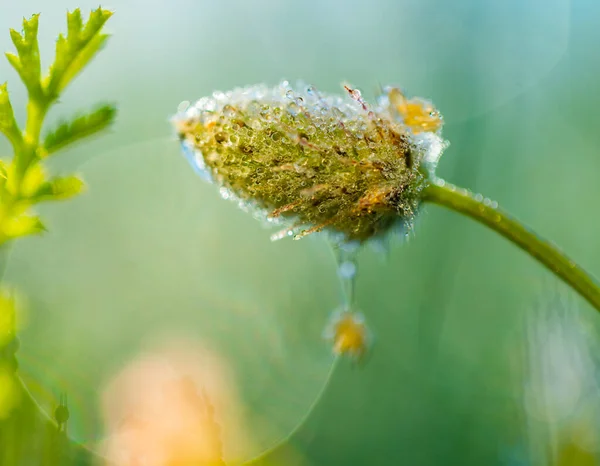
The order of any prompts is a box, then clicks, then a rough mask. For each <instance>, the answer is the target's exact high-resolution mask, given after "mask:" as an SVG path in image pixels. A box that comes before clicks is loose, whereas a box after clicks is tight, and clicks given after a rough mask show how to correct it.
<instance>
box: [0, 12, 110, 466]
mask: <svg viewBox="0 0 600 466" xmlns="http://www.w3.org/2000/svg"><path fill="white" fill-rule="evenodd" d="M110 16H111V12H109V11H107V10H104V9H102V8H98V9H96V10H94V11H92V13H91V14H90V17H89V19H88V21H87V22H85V23H84V22H83V21H82V18H81V12H80V10H79V9H77V10H75V11H73V12H70V13H68V14H67V28H68V34H67V36H66V37H65V36H63V35H60V36H59V38H58V41H57V43H56V57H55V60H54V63H53V64H52V65H51V67H50V70H49V71H48V73H47V74H46V75H45V76H43V75H42V70H41V60H40V51H39V44H38V21H39V15H38V14H35V15H33V16H31V18H29V19H24V20H23V29H22V31H21V32H18V31H16V30H14V29H11V30H10V37H11V39H12V42H13V44H14V46H15V49H16V54H15V53H8V52H7V53H6V57H7V59H8V61H9V63H10V64H11V65H12V67H13V68H14V69H15V70H16V72H17V74H18V75H19V77H20V78H21V80H22V81H23V84H24V85H25V87H26V89H27V94H28V102H27V107H26V110H27V116H26V123H25V126H24V128H21V127H20V126H19V124H18V123H17V118H16V117H15V113H14V111H13V105H12V103H11V101H10V97H9V93H8V85H7V84H6V83H4V84H2V85H0V132H1V133H3V134H4V135H5V136H6V138H7V139H8V140H9V142H10V144H11V146H12V149H13V155H12V157H9V158H8V159H4V160H0V254H1V260H2V261H4V260H6V248H7V247H9V244H8V243H9V242H11V241H12V240H14V239H16V238H20V237H24V236H28V235H33V234H37V233H40V232H42V231H44V230H45V228H44V225H43V223H42V221H41V219H40V218H39V216H38V215H37V214H35V213H34V212H33V210H32V208H33V207H34V206H35V205H36V204H39V203H40V202H43V201H55V200H62V199H68V198H70V197H72V196H75V195H77V194H79V193H80V192H81V191H82V190H83V187H84V184H83V181H82V180H81V179H79V178H78V177H77V176H75V175H66V176H56V175H51V174H49V171H48V170H47V169H46V167H45V166H44V163H43V159H44V158H45V157H47V156H48V155H50V154H54V153H55V152H57V151H58V150H59V149H62V148H64V147H67V146H69V145H71V144H72V143H74V142H76V141H79V140H81V139H83V138H85V137H88V136H91V135H93V134H95V133H97V132H99V131H100V130H103V129H105V128H106V127H108V126H109V125H110V124H111V123H112V122H113V121H114V118H115V108H114V107H113V106H110V105H104V106H102V107H99V108H98V109H97V110H94V111H92V112H89V113H84V114H80V115H78V116H76V117H74V118H71V119H70V120H64V121H63V122H62V123H61V124H60V125H58V126H57V127H56V128H55V129H51V130H50V131H48V132H47V134H46V136H45V138H44V140H43V142H41V132H42V129H43V124H44V120H45V117H46V115H47V113H48V111H49V109H50V107H51V106H52V105H53V104H54V103H56V101H57V100H58V98H59V97H60V96H61V93H62V91H63V90H64V89H65V87H66V86H67V85H68V84H69V83H70V82H71V81H72V80H73V78H74V77H75V76H76V75H77V74H78V73H79V72H80V71H81V70H82V69H83V68H84V67H85V66H86V65H87V64H88V63H89V61H90V60H91V59H92V58H93V57H94V56H95V55H96V53H97V52H98V51H99V50H100V48H101V47H102V45H103V44H104V43H105V42H106V39H107V37H108V36H107V35H106V34H103V33H102V32H101V31H102V28H103V26H104V24H105V23H106V21H107V20H108V18H110ZM4 265H5V264H2V265H1V266H2V269H4ZM16 320H17V312H16V306H15V297H14V294H13V293H12V292H9V291H6V290H2V291H1V292H0V464H7V465H8V464H11V465H16V464H25V462H27V461H30V459H27V458H26V457H25V456H24V455H25V454H26V452H34V453H33V454H34V456H35V455H37V456H35V457H37V459H38V460H40V458H42V457H43V458H44V459H43V462H44V464H64V462H63V455H64V454H65V453H66V452H67V450H68V449H67V448H66V446H67V443H66V437H65V435H64V432H63V431H62V430H61V429H60V427H61V423H62V421H64V420H63V419H62V418H61V419H58V417H57V421H58V422H59V426H58V428H57V426H56V425H55V424H54V423H53V422H49V420H48V419H46V418H44V415H43V414H42V413H41V412H39V410H38V409H37V406H36V404H35V403H34V402H33V400H32V399H31V398H30V397H29V396H28V394H27V392H26V391H24V390H23V385H22V383H21V382H20V380H19V378H18V372H17V369H18V365H17V359H16V355H15V353H16V351H17V348H18V339H17V336H16ZM61 408H62V411H60V413H63V414H64V413H67V417H68V411H67V408H66V406H65V407H62V406H61ZM57 412H59V411H57ZM63 417H64V416H63ZM34 426H37V428H34V429H32V427H34ZM46 462H47V463H46Z"/></svg>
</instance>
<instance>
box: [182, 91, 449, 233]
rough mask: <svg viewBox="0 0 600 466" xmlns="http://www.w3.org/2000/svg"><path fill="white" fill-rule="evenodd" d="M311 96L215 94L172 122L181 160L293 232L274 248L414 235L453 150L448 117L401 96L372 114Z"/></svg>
mask: <svg viewBox="0 0 600 466" xmlns="http://www.w3.org/2000/svg"><path fill="white" fill-rule="evenodd" d="M345 88H346V91H347V93H348V95H347V96H346V98H342V97H339V96H333V95H325V94H322V93H319V92H317V91H316V90H315V89H314V88H313V87H312V86H301V85H300V86H298V87H296V88H292V87H291V86H290V85H289V83H288V82H287V81H284V82H282V83H281V84H279V85H278V86H276V87H274V88H267V87H265V86H262V85H259V86H252V87H246V88H241V89H234V90H232V91H229V92H226V93H223V92H215V93H214V94H213V95H212V97H204V98H202V99H200V100H199V101H197V102H196V103H195V104H193V105H191V106H190V105H187V104H184V108H181V109H180V112H179V113H178V114H177V115H176V116H175V117H174V118H173V124H174V126H175V128H176V131H177V133H178V136H179V138H180V140H181V142H182V145H183V148H184V152H185V154H186V156H187V157H188V158H189V160H190V162H191V163H192V165H193V166H194V168H195V169H196V170H197V171H198V173H200V174H201V175H202V176H203V177H204V178H205V179H207V180H210V181H212V182H214V183H215V184H217V185H218V186H219V187H220V188H221V194H222V196H223V197H225V198H228V199H234V200H237V201H238V203H239V204H240V206H241V207H243V208H245V209H246V210H249V211H251V212H252V213H254V214H255V216H257V217H259V218H262V219H265V220H267V221H269V222H272V223H284V224H285V225H286V228H285V229H284V230H282V231H281V232H280V233H277V234H276V235H273V239H279V238H281V237H285V236H294V238H296V239H298V238H301V237H303V236H305V235H307V234H310V233H314V232H318V231H321V230H324V231H326V232H328V233H330V234H332V235H333V236H334V238H335V239H337V240H339V241H343V242H346V241H358V242H364V241H366V240H368V239H370V238H374V237H376V236H380V235H383V234H385V233H387V232H388V231H390V230H392V228H393V227H394V226H397V225H401V226H403V227H407V226H408V227H410V226H411V225H412V222H413V219H414V216H415V213H416V211H417V209H418V207H419V204H420V192H421V189H422V187H423V186H424V183H425V182H426V180H427V178H428V177H430V176H431V175H432V171H433V169H434V168H435V164H436V163H437V160H438V158H439V156H440V155H441V153H442V151H443V150H444V148H445V146H446V143H445V141H444V140H443V139H442V138H441V136H440V135H439V134H438V133H439V131H440V128H441V122H442V120H441V116H440V115H439V113H438V112H437V111H436V110H435V109H434V108H433V106H432V105H431V104H430V103H429V102H426V101H422V100H407V99H406V98H404V96H403V95H402V93H400V91H399V90H398V89H396V88H390V89H387V90H386V91H384V94H383V95H382V96H381V98H380V99H379V103H378V105H377V106H376V107H374V108H372V109H371V108H370V107H369V106H368V105H367V104H366V103H365V102H364V101H363V99H362V97H361V95H360V92H359V91H358V90H356V89H351V88H349V87H347V86H346V87H345Z"/></svg>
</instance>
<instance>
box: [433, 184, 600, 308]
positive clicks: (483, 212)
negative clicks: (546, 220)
mask: <svg viewBox="0 0 600 466" xmlns="http://www.w3.org/2000/svg"><path fill="white" fill-rule="evenodd" d="M423 201H425V202H430V203H432V204H438V205H441V206H444V207H447V208H449V209H451V210H454V211H456V212H458V213H461V214H464V215H467V216H468V217H471V218H472V219H474V220H476V221H478V222H480V223H482V224H484V225H486V226H487V227H489V228H491V229H492V230H494V231H496V232H497V233H499V234H500V235H502V236H504V237H505V238H506V239H508V240H509V241H512V242H513V243H514V244H516V245H517V246H519V247H520V248H521V249H522V250H523V251H525V252H527V253H529V254H530V255H531V256H533V257H535V258H536V259H537V260H538V261H540V262H541V263H542V264H543V265H545V266H546V267H547V268H548V269H549V270H551V271H552V272H553V273H554V274H555V275H556V276H558V277H559V278H560V279H562V280H564V281H565V283H567V284H568V285H570V286H571V287H572V288H573V289H575V290H576V291H577V292H578V293H579V294H580V295H581V296H582V297H584V298H585V299H586V300H587V301H588V302H589V303H590V304H591V305H592V306H593V307H594V308H596V310H597V311H600V286H599V285H598V283H597V282H596V280H595V279H594V278H593V277H592V276H591V275H590V274H589V273H587V272H586V271H585V270H583V269H582V268H581V267H580V266H578V265H577V264H576V263H575V262H574V261H573V260H571V259H570V258H569V257H567V256H566V255H565V254H564V253H563V252H562V251H561V250H560V249H558V247H556V246H555V245H554V244H552V243H551V242H549V241H547V240H545V239H543V238H541V237H540V236H538V235H537V234H535V233H534V232H533V231H531V230H530V229H529V228H527V227H526V226H525V225H523V224H522V223H521V222H519V221H518V220H516V219H514V218H513V217H511V216H510V215H508V214H507V213H506V212H504V211H502V210H501V209H499V208H498V206H497V204H496V203H495V202H491V201H490V200H489V199H483V197H482V196H480V195H474V194H472V193H470V192H469V191H467V190H465V189H462V188H457V187H456V186H454V185H451V184H450V183H447V182H445V181H443V180H441V179H434V180H433V182H432V183H430V184H429V185H428V186H427V187H425V189H424V190H423Z"/></svg>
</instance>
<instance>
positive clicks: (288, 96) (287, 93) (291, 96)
mask: <svg viewBox="0 0 600 466" xmlns="http://www.w3.org/2000/svg"><path fill="white" fill-rule="evenodd" d="M285 96H286V97H287V98H288V99H290V100H292V99H293V98H294V91H292V90H291V89H290V90H289V91H287V92H286V93H285Z"/></svg>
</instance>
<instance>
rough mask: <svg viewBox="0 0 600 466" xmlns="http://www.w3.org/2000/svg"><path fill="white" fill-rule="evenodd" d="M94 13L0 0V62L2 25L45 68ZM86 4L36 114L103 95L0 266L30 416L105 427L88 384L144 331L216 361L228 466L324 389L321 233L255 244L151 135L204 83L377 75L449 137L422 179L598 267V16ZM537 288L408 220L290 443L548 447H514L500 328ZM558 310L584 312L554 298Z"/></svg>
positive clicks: (531, 9)
mask: <svg viewBox="0 0 600 466" xmlns="http://www.w3.org/2000/svg"><path fill="white" fill-rule="evenodd" d="M96 6H97V4H96V3H94V2H66V1H52V2H48V1H41V0H38V1H33V0H23V1H20V2H9V1H6V0H1V1H0V48H2V49H3V50H12V46H11V44H10V39H9V35H8V28H9V27H15V26H17V25H18V24H20V21H21V18H22V17H23V16H29V15H30V14H31V13H34V12H41V13H42V16H41V19H40V24H41V26H40V28H41V29H40V43H41V52H42V57H43V58H45V60H46V61H45V63H46V64H49V61H50V60H49V57H51V56H52V54H53V46H54V45H53V44H54V38H55V36H56V35H57V33H58V32H60V31H63V30H64V29H65V22H64V14H65V11H66V10H67V9H73V8H75V7H81V8H82V9H83V10H84V11H89V9H91V8H94V7H96ZM103 7H106V8H111V9H114V10H115V16H114V17H113V18H112V19H111V20H110V22H109V23H108V25H107V29H108V30H109V31H110V32H111V33H112V34H113V37H112V38H111V39H110V41H109V43H108V46H107V47H106V49H105V50H104V51H103V52H102V53H101V54H100V55H99V57H98V58H97V59H96V60H95V61H94V62H93V63H92V65H91V66H90V67H89V69H87V70H86V71H85V72H84V73H83V74H82V75H81V76H80V77H79V79H77V80H76V81H75V83H74V84H73V85H72V86H71V87H70V88H69V90H68V92H67V93H66V94H65V95H64V97H63V99H62V100H63V103H62V105H60V106H58V107H57V108H55V109H54V110H53V112H52V115H51V120H54V121H56V120H58V119H60V117H61V116H67V115H70V114H71V113H73V112H75V111H77V110H79V109H84V108H86V107H87V106H89V105H92V104H94V103H95V102H97V101H103V100H108V101H115V102H116V103H117V104H118V107H119V119H118V122H117V124H116V126H115V127H114V128H113V130H112V131H111V132H110V133H109V134H106V135H104V136H102V137H101V138H98V139H96V140H94V141H93V142H88V143H85V144H82V145H80V146H78V147H76V148H73V149H71V150H69V152H68V153H65V155H64V156H61V157H60V158H58V159H56V161H55V163H54V165H53V166H54V168H55V169H56V170H65V171H66V170H73V169H75V170H77V171H79V172H80V173H82V174H83V176H84V177H85V179H86V181H87V182H88V184H89V190H88V193H87V194H85V195H84V196H81V197H80V198H78V199H76V200H74V201H69V202H67V203H65V204H61V205H51V206H48V207H45V208H43V209H42V213H43V216H44V218H45V219H46V223H47V225H48V226H49V229H50V232H49V233H48V234H47V235H45V236H43V237H40V238H32V239H26V240H23V241H22V242H21V243H19V244H18V245H17V246H16V247H15V248H14V250H13V251H12V254H11V258H10V263H9V266H8V270H7V275H6V279H7V281H9V282H11V283H14V284H16V285H17V286H18V287H19V289H20V290H21V291H22V293H23V294H24V295H26V296H27V298H28V303H29V304H28V307H27V316H26V319H25V320H24V322H25V324H24V328H23V329H22V332H21V342H22V347H21V350H20V353H19V354H20V361H21V367H22V373H23V376H24V378H25V380H26V381H28V383H29V384H30V386H31V388H32V390H33V391H34V393H35V394H36V397H37V398H38V399H39V400H40V402H41V403H42V404H45V405H47V406H48V407H50V406H52V403H53V400H54V397H55V396H56V394H57V393H58V392H60V391H61V390H66V391H67V392H68V393H69V398H70V403H71V409H72V412H73V417H72V420H71V424H70V429H71V434H72V435H73V436H74V437H75V438H77V439H78V440H80V441H82V442H86V443H88V444H90V445H92V444H94V442H95V441H96V440H97V439H99V438H101V437H102V435H103V433H102V428H101V420H100V415H99V408H98V406H97V403H98V396H99V393H98V392H99V390H98V387H99V386H102V384H103V383H105V382H106V381H107V380H108V379H109V378H110V376H111V375H112V374H114V373H115V372H116V371H118V370H119V368H120V367H122V365H123V364H125V362H126V361H128V360H129V359H130V358H132V357H133V356H135V355H136V354H137V353H138V352H139V351H141V350H143V349H144V348H145V347H146V346H148V345H150V346H151V345H152V344H153V343H154V342H155V340H156V339H159V338H162V337H163V336H164V334H169V335H176V336H181V335H185V337H186V338H188V339H192V340H197V341H200V342H203V343H206V342H207V341H208V342H210V344H211V345H212V346H213V347H215V348H216V349H217V350H218V351H219V352H220V353H221V354H223V355H224V356H225V357H226V358H227V359H228V360H230V362H231V365H232V368H233V370H234V373H235V375H236V378H237V381H238V382H237V383H238V385H239V386H238V388H237V390H238V392H240V396H241V398H242V399H243V401H244V405H245V406H246V408H245V409H246V411H245V413H246V414H245V416H246V418H245V419H246V421H247V423H248V424H249V427H248V430H250V431H251V434H252V435H254V436H256V439H257V440H256V442H257V444H258V445H256V446H255V447H254V449H252V451H249V452H243V454H247V455H248V456H253V455H254V454H256V453H258V452H259V451H260V450H262V449H263V448H267V447H269V446H272V445H273V444H274V443H275V442H276V441H277V440H278V439H280V438H281V437H282V436H284V435H287V434H288V433H289V432H291V431H292V429H294V427H295V426H296V425H298V423H300V421H301V420H302V419H303V417H304V416H305V415H306V414H307V413H308V412H309V410H310V409H311V406H312V403H313V401H314V400H315V399H316V398H317V395H318V393H319V392H320V390H321V388H322V386H323V385H324V384H325V381H326V380H327V377H328V373H329V370H330V367H331V363H332V357H331V355H330V350H329V348H328V347H327V345H326V344H324V343H323V342H322V341H321V339H320V335H321V330H322V328H323V327H324V326H325V324H326V322H327V320H328V317H329V314H330V312H331V311H332V310H333V309H334V308H335V307H336V306H337V303H338V302H339V300H340V297H339V289H338V288H339V286H338V284H337V281H336V277H335V265H334V262H333V257H332V255H331V253H330V251H329V248H328V247H327V245H326V244H325V243H324V240H323V239H322V238H310V239H306V240H303V241H301V242H292V241H283V242H279V243H275V244H272V243H270V242H269V240H268V236H269V232H268V231H265V230H264V229H263V228H262V227H261V226H260V225H258V224H257V223H256V222H254V220H252V219H251V218H249V216H247V215H246V214H244V213H242V212H240V211H238V210H237V209H236V208H235V206H234V205H232V204H230V203H226V202H225V201H222V200H221V199H220V198H219V197H218V194H217V192H216V189H214V187H212V186H208V185H205V184H204V183H203V182H202V180H200V179H199V178H197V177H195V175H194V174H193V173H192V171H191V169H189V167H188V166H187V165H186V162H185V161H184V159H183V158H182V157H181V156H180V155H179V151H178V147H177V143H176V142H175V141H174V139H173V137H172V133H171V128H170V126H169V122H168V118H169V117H170V115H172V114H173V113H174V112H175V111H176V108H177V105H178V104H179V103H180V102H181V101H183V100H190V101H193V100H195V99H197V98H199V97H201V96H204V95H208V94H210V93H211V92H212V91H213V90H217V89H220V90H227V89H229V88H231V87H234V86H240V85H246V84H253V83H258V82H266V83H268V84H270V85H274V84H276V83H277V82H278V81H279V80H280V79H282V78H287V79H290V80H294V79H297V78H301V79H304V80H305V81H308V82H311V83H313V84H314V85H315V86H317V87H318V88H319V89H321V90H323V91H327V92H339V91H340V83H341V82H342V81H348V82H351V83H352V84H353V85H355V86H358V87H359V88H361V89H362V90H363V93H364V94H365V95H366V96H367V97H368V98H372V97H373V96H374V95H375V93H376V90H377V88H378V86H379V85H380V84H399V85H401V86H402V87H403V88H404V89H406V91H407V92H408V93H409V94H411V95H420V96H423V97H427V98H431V99H432V100H433V102H435V104H436V105H437V107H438V108H439V109H440V110H441V112H442V113H443V115H444V116H445V120H446V126H445V129H444V136H445V137H446V138H447V139H448V140H450V142H451V146H450V147H449V149H448V150H447V151H446V153H445V154H444V155H443V157H442V159H441V161H440V165H439V168H438V174H439V175H440V176H442V177H444V178H446V179H448V180H450V181H452V182H454V183H456V184H460V185H462V186H465V187H468V188H469V189H472V190H474V191H477V192H482V193H484V194H485V195H486V196H489V197H491V198H493V199H495V200H497V201H498V202H499V203H500V205H501V206H503V207H504V208H505V209H507V210H508V211H510V212H512V213H513V214H514V215H516V216H517V217H519V218H521V219H524V220H525V221H526V222H527V223H528V224H529V225H531V226H532V227H533V228H534V229H535V230H536V231H539V232H540V233H543V235H544V236H546V237H548V238H551V239H552V240H553V241H555V242H556V243H557V244H559V245H560V246H561V247H563V248H564V249H565V250H566V251H568V252H569V254H570V255H571V256H572V257H573V258H574V259H575V260H576V261H578V262H580V263H581V264H582V265H583V266H584V267H585V268H586V269H588V270H590V271H591V272H592V273H595V274H597V275H598V274H600V265H599V264H600V241H598V237H599V235H598V232H600V222H599V221H598V215H597V199H598V196H600V184H599V183H597V177H598V173H600V157H598V147H600V132H599V131H598V122H599V119H598V107H599V105H600V93H599V92H598V88H599V87H598V83H599V82H600V79H599V78H600V55H599V54H598V45H599V44H600V30H599V28H598V27H597V25H598V24H599V21H600V3H598V2H596V1H594V0H572V1H568V0H544V1H542V0H508V1H504V2H493V1H488V0H462V1H460V0H459V1H454V2H445V1H442V0H424V1H419V2H416V1H409V0H401V1H392V0H389V1H384V0H380V1H370V2H357V1H356V2H354V1H352V2H340V1H317V0H310V1H305V2H283V1H281V2H276V1H266V0H259V1H252V2H245V1H242V0H239V1H223V2H216V1H214V2H209V1H191V0H190V1H169V2H167V1H154V2H142V1H119V0H114V1H112V2H111V3H108V4H104V5H103ZM2 31H4V32H2ZM4 80H8V81H9V86H10V89H11V91H12V93H11V97H12V100H13V105H14V107H15V108H16V111H17V114H18V116H20V117H22V116H23V115H24V113H23V109H24V102H25V97H26V96H25V93H24V91H23V89H22V88H21V86H20V83H19V82H18V78H17V76H16V74H15V73H14V72H13V71H12V70H11V69H10V68H9V65H8V63H6V62H2V63H0V81H4ZM0 150H1V151H8V145H7V144H5V143H4V141H3V142H2V143H1V145H0ZM557 293H558V294H559V295H569V294H570V291H568V290H567V289H566V288H565V287H564V286H563V285H562V284H560V283H559V282H558V281H557V279H555V278H554V277H553V276H552V275H551V274H550V273H549V272H547V271H545V270H544V269H542V268H541V266H539V265H538V264H537V263H535V262H534V261H533V260H532V259H531V258H529V257H527V256H526V255H525V254H523V253H522V252H520V251H519V250H517V249H516V248H515V247H513V246H512V245H511V244H509V243H507V242H505V241H504V240H502V239H500V238H499V237H497V236H496V235H495V234H494V233H493V232H490V231H487V230H485V229H484V228H483V227H481V226H479V225H477V224H474V223H473V222H471V221H470V220H467V219H463V218H460V217H459V216H458V215H456V214H454V213H451V212H447V211H445V210H443V209H441V208H438V207H435V206H429V207H427V209H426V210H425V211H424V212H423V213H422V215H421V217H420V219H419V221H418V224H417V228H416V231H415V234H414V236H413V237H411V239H410V240H409V242H408V243H407V244H403V245H400V244H395V245H394V247H393V248H392V250H391V251H390V253H389V255H388V256H387V257H381V256H380V255H378V254H376V253H375V252H373V251H370V250H365V251H363V252H362V253H361V255H360V259H359V277H358V283H357V296H358V305H359V307H360V308H361V309H362V310H363V311H364V313H365V315H366V316H367V319H368V323H369V326H370V328H371V329H372V331H373V333H374V335H375V338H376V342H375V345H374V347H373V353H372V356H371V358H370V360H369V361H368V364H366V365H365V366H364V367H360V368H356V367H353V366H352V365H351V364H349V363H348V362H347V361H341V363H340V364H339V367H338V368H337V369H336V371H335V373H334V375H333V376H332V379H331V381H330V383H329V385H328V387H327V389H326V391H325V393H324V395H323V399H322V400H321V402H320V403H319V404H318V405H317V406H316V408H315V409H314V410H313V411H312V413H311V415H310V416H309V418H308V420H307V422H306V423H304V424H303V425H302V427H301V429H300V431H299V432H298V433H297V435H296V436H295V437H294V438H293V439H292V441H291V444H292V446H293V449H294V450H296V451H298V452H299V454H300V456H301V457H302V458H304V461H305V462H306V464H311V465H313V464H314V465H337V464H340V465H341V464H343V465H346V466H349V465H367V464H368V465H379V464H407V465H442V464H443V465H446V464H460V465H482V464H486V465H495V464H498V465H500V464H507V465H508V464H510V465H515V464H526V463H519V462H517V460H514V459H510V458H512V456H511V455H513V454H514V455H516V454H517V453H515V452H519V451H524V452H530V453H531V454H532V455H533V454H534V453H533V452H534V451H536V449H535V448H534V446H536V445H538V444H539V443H540V442H541V443H542V444H544V442H551V440H548V439H546V438H545V437H544V438H541V437H543V435H542V434H539V435H540V436H541V437H540V438H541V439H540V438H538V437H537V435H538V434H535V435H534V434H532V433H531V423H529V422H528V421H527V412H526V410H525V408H524V406H523V390H524V386H525V384H526V382H525V380H526V378H527V377H526V374H525V372H524V367H525V363H524V361H525V359H526V358H527V356H526V354H527V353H526V347H527V344H529V343H531V342H530V341H528V340H527V338H526V335H525V334H524V333H523V325H524V324H523V319H522V316H523V315H526V314H527V313H528V312H530V311H531V309H533V308H535V307H536V306H537V303H538V302H540V301H542V302H545V301H544V299H545V298H546V297H549V298H548V299H547V301H548V302H549V303H555V302H556V300H554V299H553V296H555V295H556V294H557ZM547 305H548V304H543V305H542V307H543V306H547ZM553 305H555V304H553ZM570 306H573V307H575V306H578V307H580V308H581V309H582V311H583V314H584V316H588V317H595V316H591V311H589V309H588V307H587V305H586V304H585V303H583V302H582V301H581V300H579V298H577V297H574V298H573V300H572V304H570ZM565 325H566V324H565ZM539 357H540V358H541V357H542V356H539ZM540 396H541V395H540ZM230 448H232V449H233V447H230ZM522 455H524V456H527V455H526V454H525V453H523V454H522ZM530 461H532V464H550V463H545V462H540V461H541V460H530ZM536 461H537V462H536ZM24 464H25V463H24ZM283 464H286V463H283ZM582 464H583V463H582ZM586 464H587V463H586Z"/></svg>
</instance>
